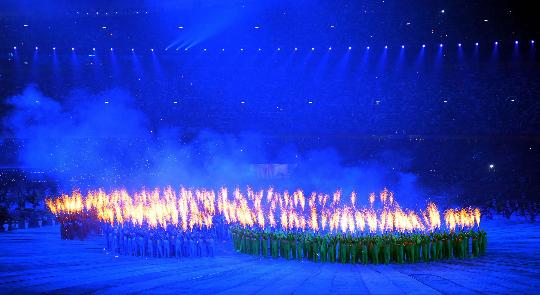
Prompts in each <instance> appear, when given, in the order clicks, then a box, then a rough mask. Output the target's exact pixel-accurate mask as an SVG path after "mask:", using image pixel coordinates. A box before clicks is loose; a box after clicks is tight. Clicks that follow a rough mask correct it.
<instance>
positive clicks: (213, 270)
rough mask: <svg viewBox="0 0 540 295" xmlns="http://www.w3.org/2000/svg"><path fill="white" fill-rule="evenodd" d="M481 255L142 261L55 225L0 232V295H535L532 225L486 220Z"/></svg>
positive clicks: (538, 241)
mask: <svg viewBox="0 0 540 295" xmlns="http://www.w3.org/2000/svg"><path fill="white" fill-rule="evenodd" d="M484 227H485V228H486V229H487V230H488V237H489V240H488V254H487V256H485V257H481V258H478V259H468V260H453V261H446V262H441V263H429V264H424V263H420V264H412V265H407V264H405V265H389V266H385V265H378V266H374V265H369V266H363V265H354V266H353V265H341V264H320V263H318V264H316V263H312V262H297V261H285V260H272V259H263V260H259V259H256V258H254V257H251V256H246V255H240V254H234V253H232V251H230V250H228V249H229V248H230V247H224V248H223V250H222V251H220V252H219V253H218V255H217V256H216V257H214V258H200V259H195V258H194V259H184V260H181V261H178V260H176V259H149V260H145V259H141V258H136V257H122V256H120V257H118V258H115V257H113V256H112V255H108V254H105V253H103V250H102V248H103V243H102V240H101V239H100V238H95V239H92V240H89V241H62V240H60V239H59V235H58V228H57V227H43V228H34V229H29V230H18V231H12V232H9V233H1V234H0V253H1V255H0V294H21V293H34V292H47V293H55V294H58V293H65V294H73V293H109V294H124V293H140V292H149V293H189V294H200V293H202V294H216V293H231V294H246V293H247V294H252V293H263V294H267V293H271V294H284V293H298V294H320V293H332V294H340V293H341V294H351V293H355V294H368V293H372V294H394V293H415V294H417V293H418V294H420V293H423V294H433V293H452V294H467V293H477V292H483V293H488V294H491V293H494V292H497V293H507V294H508V293H513V294H517V293H520V294H522V293H529V294H531V293H535V290H537V288H540V257H539V256H538V253H540V225H539V224H528V223H520V222H515V221H511V222H506V221H505V222H501V221H498V222H495V221H486V222H484Z"/></svg>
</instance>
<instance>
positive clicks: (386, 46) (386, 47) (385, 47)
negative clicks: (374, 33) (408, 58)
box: [384, 45, 403, 49]
mask: <svg viewBox="0 0 540 295" xmlns="http://www.w3.org/2000/svg"><path fill="white" fill-rule="evenodd" d="M402 48H403V46H402ZM384 49H388V45H384Z"/></svg>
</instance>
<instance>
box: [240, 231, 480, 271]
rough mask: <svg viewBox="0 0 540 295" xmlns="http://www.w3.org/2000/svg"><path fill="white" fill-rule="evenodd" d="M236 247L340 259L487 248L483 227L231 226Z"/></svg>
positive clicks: (446, 254) (395, 259)
mask: <svg viewBox="0 0 540 295" xmlns="http://www.w3.org/2000/svg"><path fill="white" fill-rule="evenodd" d="M231 234H232V239H233V244H234V248H235V250H236V251H237V252H240V253H245V254H251V255H256V256H262V257H265V258H266V257H272V258H279V257H281V258H284V259H287V260H308V261H314V262H319V261H320V262H340V263H351V264H356V263H362V264H368V263H373V264H379V263H384V264H388V263H415V262H429V261H436V260H442V259H451V258H460V259H463V258H467V257H478V256H480V255H483V254H485V253H486V247H487V235H486V232H485V231H483V230H478V231H472V230H470V231H462V232H455V233H446V232H440V233H430V234H422V233H411V234H380V235H362V236H353V235H350V234H347V235H345V234H330V233H329V234H325V235H320V234H314V233H310V232H281V231H279V232H268V231H262V230H257V229H249V228H242V227H240V226H233V227H231Z"/></svg>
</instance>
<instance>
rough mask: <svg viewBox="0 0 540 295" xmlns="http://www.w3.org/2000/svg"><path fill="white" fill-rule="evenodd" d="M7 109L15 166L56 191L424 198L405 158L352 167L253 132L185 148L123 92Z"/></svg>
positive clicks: (26, 97)
mask: <svg viewBox="0 0 540 295" xmlns="http://www.w3.org/2000/svg"><path fill="white" fill-rule="evenodd" d="M7 103H8V104H9V105H10V106H11V108H12V111H11V112H10V113H9V114H8V115H7V116H6V117H5V118H4V122H3V124H4V129H5V130H4V136H5V137H6V136H7V137H14V138H19V139H21V140H22V142H23V145H22V146H21V148H20V150H19V155H18V157H19V158H18V161H19V164H20V166H22V167H26V168H31V169H39V170H43V171H46V172H47V173H49V174H51V175H52V176H53V177H54V178H55V179H56V180H57V181H58V183H59V186H60V187H61V188H62V189H64V190H71V189H72V188H74V187H77V188H81V189H85V188H96V187H104V188H106V189H107V188H117V187H126V188H128V189H139V188H140V187H142V186H147V187H153V186H164V185H172V186H173V187H178V186H179V185H184V186H194V187H198V186H210V187H214V188H217V187H220V186H228V187H235V186H241V187H242V186H246V185H250V186H252V187H254V188H266V187H268V186H273V187H275V188H278V189H288V190H295V189H297V188H302V189H304V191H305V192H306V193H309V192H311V191H317V192H326V193H330V192H333V191H335V190H336V189H341V190H342V191H343V193H344V194H348V193H350V191H352V190H355V191H356V192H357V193H358V196H359V198H362V197H363V196H365V197H366V198H367V195H368V194H369V193H370V192H378V191H381V190H382V189H383V188H384V187H388V188H389V189H391V190H393V191H395V193H396V196H397V198H398V200H401V202H402V203H403V200H404V199H405V200H409V201H410V202H409V203H411V202H414V200H419V199H424V198H425V197H426V196H425V195H424V193H423V191H422V189H421V188H419V186H418V185H417V178H416V176H415V175H413V174H410V173H406V172H403V171H404V169H399V171H401V172H398V171H397V170H396V169H395V168H394V167H396V165H398V166H401V167H406V166H407V165H408V162H409V160H410V159H408V158H407V157H405V156H403V155H402V154H398V153H396V152H394V151H382V152H381V153H379V154H378V155H376V157H374V158H371V159H368V160H363V161H357V164H356V165H354V164H350V163H348V164H345V161H344V159H343V158H342V157H341V155H340V154H339V153H338V151H337V148H335V147H326V148H319V147H317V146H314V147H311V148H308V149H301V148H299V147H298V146H297V145H296V144H295V143H294V142H291V143H287V144H276V143H273V142H269V140H268V137H265V136H264V135H261V134H253V133H239V134H222V133H217V132H214V131H212V130H202V131H201V132H199V133H198V134H197V135H196V136H191V138H190V139H188V140H186V139H182V138H183V135H184V134H183V133H182V130H181V129H178V128H171V127H156V126H158V125H157V124H155V123H154V122H152V120H151V119H150V118H151V116H150V114H148V113H147V112H144V111H142V109H141V108H140V107H138V106H137V104H136V101H135V99H134V98H133V97H132V96H131V95H130V94H129V93H128V92H126V91H124V90H122V89H112V90H108V91H104V92H101V93H97V94H95V93H94V94H93V93H89V92H86V91H83V90H74V91H72V92H71V93H70V94H69V95H67V96H66V97H63V98H62V99H61V101H60V100H57V99H54V98H51V97H47V96H45V95H44V94H43V93H41V92H40V91H39V90H38V89H37V88H36V87H35V86H29V87H27V88H26V89H25V90H24V91H23V92H22V93H21V94H20V95H16V96H13V97H9V98H8V99H7ZM154 111H155V110H154ZM300 150H302V152H300ZM266 163H281V164H287V166H286V167H287V171H286V174H287V176H286V177H280V178H270V179H268V178H264V177H261V176H260V174H258V173H257V169H258V168H257V164H266Z"/></svg>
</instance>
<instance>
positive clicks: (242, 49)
mask: <svg viewBox="0 0 540 295" xmlns="http://www.w3.org/2000/svg"><path fill="white" fill-rule="evenodd" d="M278 50H279V49H278ZM240 51H244V48H240Z"/></svg>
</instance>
